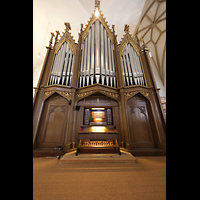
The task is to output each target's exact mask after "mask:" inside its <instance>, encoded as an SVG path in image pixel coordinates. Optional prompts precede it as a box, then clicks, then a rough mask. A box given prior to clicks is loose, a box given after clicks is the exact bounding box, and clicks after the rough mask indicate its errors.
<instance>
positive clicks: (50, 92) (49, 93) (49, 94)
mask: <svg viewBox="0 0 200 200" xmlns="http://www.w3.org/2000/svg"><path fill="white" fill-rule="evenodd" d="M54 92H55V91H47V92H45V93H44V100H45V99H47V98H48V97H49V96H51V95H52V94H53V93H54Z"/></svg>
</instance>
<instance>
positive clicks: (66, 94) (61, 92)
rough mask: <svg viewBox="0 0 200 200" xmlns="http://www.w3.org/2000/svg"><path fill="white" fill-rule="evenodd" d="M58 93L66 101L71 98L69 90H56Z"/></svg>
mask: <svg viewBox="0 0 200 200" xmlns="http://www.w3.org/2000/svg"><path fill="white" fill-rule="evenodd" d="M56 92H57V93H58V94H60V95H61V96H63V97H64V98H66V99H67V100H68V101H70V100H71V94H72V93H71V92H65V91H56Z"/></svg>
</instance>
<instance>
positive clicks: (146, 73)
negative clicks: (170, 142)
mask: <svg viewBox="0 0 200 200" xmlns="http://www.w3.org/2000/svg"><path fill="white" fill-rule="evenodd" d="M97 10H98V13H99V15H98V16H96V15H95V12H96V11H97ZM65 27H66V28H65V31H64V32H63V34H62V35H60V33H59V32H58V31H56V35H54V33H51V38H50V41H49V46H47V47H46V48H47V54H46V57H45V60H44V64H43V68H42V71H41V75H40V78H39V81H38V85H37V87H35V88H34V89H35V95H34V99H33V148H34V149H42V148H43V149H44V148H46V149H48V148H49V149H53V148H54V147H55V146H56V145H60V144H61V145H63V147H64V148H63V151H64V152H67V151H69V150H70V149H72V148H74V147H77V145H78V132H79V130H80V127H81V126H85V125H88V124H84V123H85V121H86V120H85V112H86V110H85V109H91V108H92V107H94V108H98V107H101V108H105V109H106V110H109V115H110V116H112V123H110V122H107V125H109V126H113V127H116V129H117V131H118V132H119V146H120V147H124V148H127V149H128V150H133V149H135V148H150V147H151V148H157V149H162V150H165V148H166V130H165V129H166V122H165V118H164V115H163V110H162V106H161V102H160V97H159V92H158V91H159V89H158V88H157V87H156V85H155V81H154V77H153V73H152V70H151V67H150V63H149V60H148V55H147V53H148V48H147V47H146V46H145V44H144V43H142V45H141V46H140V41H139V40H138V38H137V36H134V37H133V36H132V35H131V34H130V32H129V26H128V25H125V28H124V31H125V34H124V36H123V38H122V40H121V41H120V43H119V44H118V43H117V35H116V34H115V29H114V25H113V26H112V29H110V28H109V26H108V24H107V22H106V21H105V18H104V16H103V14H102V12H101V10H100V9H99V6H96V10H95V11H94V13H93V14H92V17H91V18H90V21H89V22H88V24H87V25H86V27H85V29H83V24H81V29H80V33H79V39H78V42H77V43H76V42H75V40H74V39H73V36H72V35H71V33H70V30H71V26H70V24H69V23H65ZM59 35H60V39H58V37H59ZM54 37H55V38H54ZM53 38H54V44H52V43H53ZM110 119H111V117H110ZM87 123H88V122H87Z"/></svg>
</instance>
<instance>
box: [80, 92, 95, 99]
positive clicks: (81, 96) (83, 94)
mask: <svg viewBox="0 0 200 200" xmlns="http://www.w3.org/2000/svg"><path fill="white" fill-rule="evenodd" d="M92 92H93V90H90V91H88V92H83V93H79V94H77V98H78V100H79V99H82V98H84V97H86V96H88V95H89V94H90V93H92Z"/></svg>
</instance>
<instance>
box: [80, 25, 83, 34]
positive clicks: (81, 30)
mask: <svg viewBox="0 0 200 200" xmlns="http://www.w3.org/2000/svg"><path fill="white" fill-rule="evenodd" d="M80 31H81V33H82V32H83V24H81V29H80Z"/></svg>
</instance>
